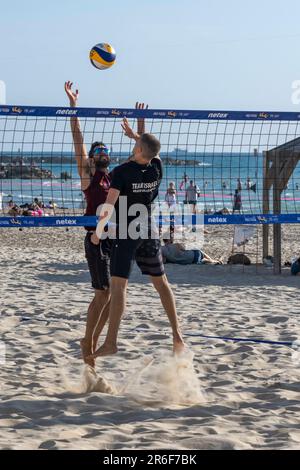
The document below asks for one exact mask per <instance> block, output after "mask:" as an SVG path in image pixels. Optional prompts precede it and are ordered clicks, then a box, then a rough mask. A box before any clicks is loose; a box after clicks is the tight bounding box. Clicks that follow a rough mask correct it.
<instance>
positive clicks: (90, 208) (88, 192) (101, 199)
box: [83, 170, 111, 230]
mask: <svg viewBox="0 0 300 470" xmlns="http://www.w3.org/2000/svg"><path fill="white" fill-rule="evenodd" d="M110 183H111V176H110V174H108V173H105V172H104V171H101V170H97V171H96V173H95V174H94V176H93V177H92V179H91V183H90V185H89V187H88V188H87V189H85V190H84V191H83V193H84V195H85V200H86V204H87V207H86V211H85V215H96V212H97V209H98V207H99V206H100V205H101V204H104V203H105V201H106V198H107V194H108V191H109V187H110ZM84 228H85V229H86V230H95V227H84Z"/></svg>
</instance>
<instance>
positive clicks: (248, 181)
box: [245, 176, 253, 191]
mask: <svg viewBox="0 0 300 470" xmlns="http://www.w3.org/2000/svg"><path fill="white" fill-rule="evenodd" d="M252 185H253V183H252V181H251V178H250V177H249V176H248V178H247V181H246V183H245V186H246V189H247V190H248V191H250V189H251V188H252Z"/></svg>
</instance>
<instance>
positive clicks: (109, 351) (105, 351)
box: [89, 343, 118, 359]
mask: <svg viewBox="0 0 300 470" xmlns="http://www.w3.org/2000/svg"><path fill="white" fill-rule="evenodd" d="M117 352H118V348H117V346H116V345H115V344H105V343H104V344H103V345H102V346H101V347H100V348H99V349H97V351H96V352H94V354H92V355H91V356H89V357H91V358H92V359H96V357H102V356H112V355H113V354H116V353H117Z"/></svg>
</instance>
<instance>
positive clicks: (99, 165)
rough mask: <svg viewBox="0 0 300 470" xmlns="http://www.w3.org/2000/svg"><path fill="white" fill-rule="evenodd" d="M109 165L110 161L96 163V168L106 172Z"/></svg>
mask: <svg viewBox="0 0 300 470" xmlns="http://www.w3.org/2000/svg"><path fill="white" fill-rule="evenodd" d="M109 164H110V161H109V160H100V161H99V162H95V167H96V170H106V169H107V168H108V167H109Z"/></svg>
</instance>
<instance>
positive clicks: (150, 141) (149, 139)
mask: <svg viewBox="0 0 300 470" xmlns="http://www.w3.org/2000/svg"><path fill="white" fill-rule="evenodd" d="M140 144H141V147H142V152H143V156H144V157H145V158H146V159H147V160H149V161H151V160H152V158H154V157H156V155H158V154H159V151H160V148H161V145H160V141H159V140H158V139H157V138H156V137H155V136H154V135H153V134H142V135H141V139H140Z"/></svg>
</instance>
